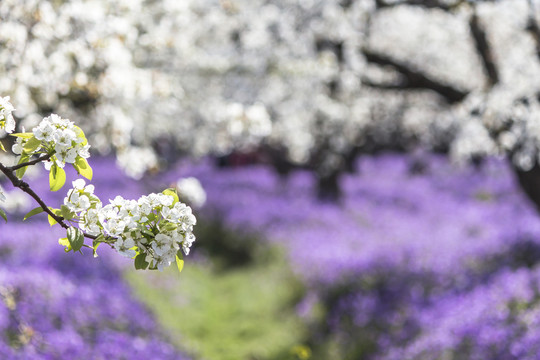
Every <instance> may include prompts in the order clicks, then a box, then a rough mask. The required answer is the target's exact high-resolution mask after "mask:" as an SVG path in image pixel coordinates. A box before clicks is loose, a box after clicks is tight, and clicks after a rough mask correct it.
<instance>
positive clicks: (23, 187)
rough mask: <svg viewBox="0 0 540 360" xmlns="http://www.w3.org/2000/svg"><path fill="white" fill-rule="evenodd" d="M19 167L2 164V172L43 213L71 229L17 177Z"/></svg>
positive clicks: (31, 163)
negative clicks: (16, 171)
mask: <svg viewBox="0 0 540 360" xmlns="http://www.w3.org/2000/svg"><path fill="white" fill-rule="evenodd" d="M45 157H50V156H42V157H39V158H38V159H36V160H39V159H41V158H45ZM36 160H33V161H29V162H28V163H23V164H19V165H23V166H28V165H24V164H30V165H33V164H36V163H37V162H38V161H36ZM42 160H43V159H42ZM40 161H41V160H40ZM19 165H16V166H12V167H6V166H4V164H2V163H1V162H0V171H2V172H3V173H4V175H6V177H7V178H8V179H9V181H11V183H12V184H13V186H14V187H17V188H19V189H21V190H22V191H24V192H25V193H27V194H28V195H30V196H31V197H32V198H33V199H34V200H35V201H36V202H37V203H38V204H39V206H40V207H41V208H42V209H43V211H45V212H46V213H47V214H48V215H49V216H50V217H52V218H53V219H54V220H55V221H56V222H57V223H58V224H59V225H60V226H61V227H63V228H64V229H69V227H70V226H69V225H68V224H66V223H65V222H64V218H63V217H61V216H58V215H56V214H55V213H53V212H52V211H51V209H49V207H48V206H47V205H46V204H45V202H44V201H43V200H42V199H41V198H40V197H39V196H38V195H37V194H36V193H35V192H34V190H32V189H31V188H30V185H28V183H27V182H25V181H23V180H21V179H19V178H18V177H17V176H15V173H14V172H15V170H17V169H19V168H20V167H21V166H19ZM83 235H84V237H86V238H89V239H93V240H95V239H97V236H95V235H90V234H87V233H85V232H83Z"/></svg>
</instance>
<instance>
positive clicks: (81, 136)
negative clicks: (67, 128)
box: [73, 125, 88, 146]
mask: <svg viewBox="0 0 540 360" xmlns="http://www.w3.org/2000/svg"><path fill="white" fill-rule="evenodd" d="M73 127H74V128H75V133H76V134H77V137H79V138H81V139H83V141H82V142H81V145H82V146H85V145H86V144H88V140H86V136H85V135H84V131H82V129H81V128H80V127H78V126H77V125H73Z"/></svg>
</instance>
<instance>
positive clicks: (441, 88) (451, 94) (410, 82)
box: [362, 49, 468, 104]
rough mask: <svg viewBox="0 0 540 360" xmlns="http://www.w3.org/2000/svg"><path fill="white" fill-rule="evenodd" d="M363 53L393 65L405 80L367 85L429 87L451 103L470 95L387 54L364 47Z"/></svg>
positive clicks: (378, 61) (381, 62) (376, 61)
mask: <svg viewBox="0 0 540 360" xmlns="http://www.w3.org/2000/svg"><path fill="white" fill-rule="evenodd" d="M362 53H363V54H364V56H365V57H366V60H367V61H368V62H371V63H374V64H377V65H381V66H392V67H393V68H394V70H396V71H397V72H399V73H400V74H401V75H403V77H404V81H403V82H402V83H399V84H391V85H387V84H384V85H382V84H373V83H370V82H365V84H366V85H369V86H372V87H378V88H383V89H384V88H387V89H429V90H433V91H435V92H436V93H438V94H440V95H441V96H443V97H444V98H445V99H446V100H447V101H448V102H449V103H451V104H452V103H457V102H460V101H461V100H463V99H464V98H465V97H466V96H467V95H468V92H466V91H462V90H459V89H456V88H454V87H452V86H450V85H446V84H443V83H440V82H438V81H436V80H434V79H431V78H430V77H428V76H427V75H424V74H422V73H421V72H420V71H418V70H414V69H412V68H410V67H409V66H407V65H405V64H402V63H400V62H398V61H396V60H394V59H392V58H391V57H389V56H387V55H383V54H377V53H375V52H371V51H369V50H367V49H363V50H362Z"/></svg>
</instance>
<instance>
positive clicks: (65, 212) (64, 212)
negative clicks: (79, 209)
mask: <svg viewBox="0 0 540 360" xmlns="http://www.w3.org/2000/svg"><path fill="white" fill-rule="evenodd" d="M60 214H61V216H62V217H63V218H64V219H66V220H71V219H73V218H74V217H75V216H76V214H75V213H74V212H73V211H71V210H70V209H69V208H68V207H67V206H66V205H62V206H60Z"/></svg>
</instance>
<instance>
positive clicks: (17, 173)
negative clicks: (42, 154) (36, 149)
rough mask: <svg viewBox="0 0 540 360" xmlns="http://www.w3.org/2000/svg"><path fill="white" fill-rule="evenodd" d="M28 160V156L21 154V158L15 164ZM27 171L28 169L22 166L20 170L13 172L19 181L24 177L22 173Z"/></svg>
mask: <svg viewBox="0 0 540 360" xmlns="http://www.w3.org/2000/svg"><path fill="white" fill-rule="evenodd" d="M28 160H30V155H28V154H25V153H22V155H21V157H20V158H19V161H18V162H17V164H22V163H25V162H27V161H28ZM27 169H28V166H23V167H22V168H20V169H17V170H16V171H15V175H16V176H17V177H18V178H19V179H22V177H23V176H24V173H25V172H26V170H27Z"/></svg>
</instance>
